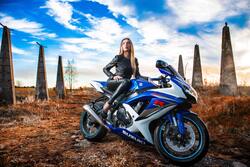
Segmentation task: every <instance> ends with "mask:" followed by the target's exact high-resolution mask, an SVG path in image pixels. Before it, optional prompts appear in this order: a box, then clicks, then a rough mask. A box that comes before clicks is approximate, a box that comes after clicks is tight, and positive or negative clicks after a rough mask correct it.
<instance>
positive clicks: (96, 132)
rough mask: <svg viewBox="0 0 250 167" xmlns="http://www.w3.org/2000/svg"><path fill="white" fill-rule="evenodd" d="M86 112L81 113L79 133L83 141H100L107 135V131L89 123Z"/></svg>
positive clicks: (96, 124) (98, 125) (88, 115)
mask: <svg viewBox="0 0 250 167" xmlns="http://www.w3.org/2000/svg"><path fill="white" fill-rule="evenodd" d="M90 117H91V116H90V114H88V112H86V111H85V112H82V114H81V119H80V131H81V133H82V135H83V136H84V138H85V139H87V140H89V141H94V142H96V141H100V140H101V139H103V138H104V137H105V136H106V134H107V129H106V128H105V127H103V126H101V125H100V124H98V123H96V122H93V121H91V119H90Z"/></svg>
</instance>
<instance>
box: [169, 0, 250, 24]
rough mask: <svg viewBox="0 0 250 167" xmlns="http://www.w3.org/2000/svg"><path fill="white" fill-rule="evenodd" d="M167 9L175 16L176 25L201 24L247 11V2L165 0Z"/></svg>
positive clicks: (244, 0) (232, 0) (231, 0)
mask: <svg viewBox="0 0 250 167" xmlns="http://www.w3.org/2000/svg"><path fill="white" fill-rule="evenodd" d="M166 7H169V8H170V9H171V10H172V12H173V13H174V15H176V16H177V19H176V21H177V23H178V24H182V25H183V24H184V25H185V24H190V23H202V22H209V21H216V20H223V19H224V18H226V17H229V16H233V15H237V14H239V13H242V12H244V11H247V10H249V1H248V0H242V1H240V2H239V1H237V0H209V1H207V0H183V1H175V0H166Z"/></svg>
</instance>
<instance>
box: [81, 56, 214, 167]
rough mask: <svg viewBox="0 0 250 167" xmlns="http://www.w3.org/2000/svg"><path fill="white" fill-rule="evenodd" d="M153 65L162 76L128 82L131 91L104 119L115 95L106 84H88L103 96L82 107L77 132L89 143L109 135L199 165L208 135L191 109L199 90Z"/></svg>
mask: <svg viewBox="0 0 250 167" xmlns="http://www.w3.org/2000/svg"><path fill="white" fill-rule="evenodd" d="M156 67H157V68H158V69H159V71H160V72H161V76H160V77H158V78H151V79H150V81H146V80H143V79H131V87H130V89H129V91H128V92H126V93H124V94H122V95H120V96H119V97H118V98H117V99H116V101H115V102H114V104H113V105H112V108H111V109H110V110H109V112H108V117H107V119H106V120H103V119H101V117H100V116H99V115H100V112H101V109H102V107H103V105H104V103H105V102H106V101H107V100H108V98H109V97H110V96H111V95H112V93H113V92H112V90H109V89H108V88H107V83H106V82H102V81H92V82H91V85H92V86H93V87H94V88H95V89H96V90H97V91H98V92H100V93H101V94H102V96H101V97H99V98H98V99H96V100H94V101H92V102H90V103H89V104H86V105H84V106H83V109H84V110H85V111H86V112H85V111H84V112H82V114H81V120H80V130H81V132H82V134H83V136H84V138H85V139H87V140H89V141H100V140H101V139H102V138H104V136H105V135H106V134H107V132H108V131H110V132H112V133H115V134H118V135H120V136H122V137H124V138H126V139H130V140H134V141H136V142H138V143H140V144H145V145H153V146H154V147H155V148H156V150H157V151H158V152H159V154H160V155H161V156H162V157H164V158H167V159H169V160H170V161H172V162H173V163H175V164H178V165H188V164H193V163H195V162H198V161H199V160H201V159H202V158H203V157H204V156H205V155H206V153H207V151H208V147H209V134H208V130H207V128H206V126H205V124H204V123H203V122H202V120H201V119H200V118H199V117H198V115H197V114H196V113H194V112H192V111H191V110H190V109H191V108H192V104H195V103H197V98H198V95H197V92H196V91H195V89H194V88H193V87H192V86H191V85H189V84H188V83H187V82H186V81H185V80H184V78H183V77H182V76H181V75H180V74H179V73H178V72H177V71H176V70H175V69H174V68H173V67H172V66H171V65H169V64H167V63H166V62H164V61H162V60H157V62H156Z"/></svg>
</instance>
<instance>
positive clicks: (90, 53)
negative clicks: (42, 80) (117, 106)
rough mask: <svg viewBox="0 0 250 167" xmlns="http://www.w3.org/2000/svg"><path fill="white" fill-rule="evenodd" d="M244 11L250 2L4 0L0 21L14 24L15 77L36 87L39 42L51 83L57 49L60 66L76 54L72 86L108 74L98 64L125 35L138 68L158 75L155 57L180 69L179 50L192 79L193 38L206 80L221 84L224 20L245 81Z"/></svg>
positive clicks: (249, 25) (249, 66)
mask: <svg viewBox="0 0 250 167" xmlns="http://www.w3.org/2000/svg"><path fill="white" fill-rule="evenodd" d="M249 11H250V2H249V1H248V0H240V1H239V0H210V1H207V0H183V1H175V0H157V1H151V0H126V1H122V0H113V1H112V0H84V1H82V0H36V1H21V0H1V1H0V22H1V23H3V24H4V25H7V26H8V27H10V28H11V29H12V31H11V40H12V50H13V58H14V60H13V61H14V76H15V80H16V81H19V82H21V84H22V85H35V82H36V71H37V60H38V46H37V45H35V42H36V41H38V42H40V43H41V44H43V45H45V46H46V48H45V57H46V68H47V78H48V84H49V87H54V86H55V82H56V72H57V71H56V70H57V59H58V55H62V56H63V62H64V66H66V63H67V60H69V59H74V60H75V66H76V67H77V71H78V77H77V82H76V83H75V86H76V87H77V86H83V85H87V84H88V82H89V81H90V80H106V79H107V77H106V76H105V75H104V73H103V72H102V68H103V67H104V66H105V65H106V64H107V63H108V62H109V61H110V60H111V59H112V58H113V57H114V56H115V55H116V54H118V51H119V43H120V41H121V39H122V38H124V37H130V38H131V39H132V41H133V43H134V45H135V54H136V57H137V58H138V59H139V66H140V71H141V73H142V74H144V75H147V76H158V75H159V72H158V71H157V69H155V61H156V60H157V59H164V60H166V61H167V62H168V63H169V64H172V65H174V66H175V67H177V63H178V57H179V54H182V56H183V62H184V66H185V67H186V68H185V69H186V76H187V79H188V80H189V81H191V76H192V66H193V65H192V64H193V52H194V45H195V44H196V43H197V44H199V46H200V54H201V64H202V66H203V68H202V71H203V76H204V79H206V80H207V81H209V83H211V84H215V83H218V82H219V73H220V58H221V31H222V27H223V26H224V23H225V22H228V25H229V27H230V30H231V39H232V45H233V52H234V60H235V66H236V70H237V71H236V73H237V80H238V84H241V85H242V84H248V85H249V83H250V77H249V76H250V63H249V62H250V58H249V57H250V47H249V46H250V42H249V40H250V19H249V16H250V14H249ZM0 31H1V32H2V28H1V30H0ZM0 38H1V37H0ZM247 76H248V77H247Z"/></svg>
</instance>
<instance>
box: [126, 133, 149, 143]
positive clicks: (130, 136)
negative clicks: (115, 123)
mask: <svg viewBox="0 0 250 167" xmlns="http://www.w3.org/2000/svg"><path fill="white" fill-rule="evenodd" d="M122 133H123V134H124V135H126V136H127V137H129V138H130V139H133V140H135V141H137V142H138V143H141V144H146V143H145V142H144V141H142V140H140V139H138V138H136V137H135V136H133V135H131V134H130V133H128V132H126V131H125V130H123V131H122Z"/></svg>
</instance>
